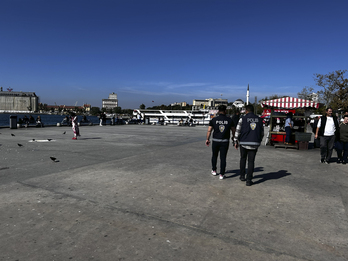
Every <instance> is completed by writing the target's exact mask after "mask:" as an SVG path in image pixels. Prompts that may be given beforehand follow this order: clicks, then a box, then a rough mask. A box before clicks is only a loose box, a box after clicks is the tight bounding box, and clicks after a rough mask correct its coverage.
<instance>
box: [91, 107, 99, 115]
mask: <svg viewBox="0 0 348 261" xmlns="http://www.w3.org/2000/svg"><path fill="white" fill-rule="evenodd" d="M91 114H92V115H94V116H95V115H98V114H100V108H99V107H92V108H91Z"/></svg>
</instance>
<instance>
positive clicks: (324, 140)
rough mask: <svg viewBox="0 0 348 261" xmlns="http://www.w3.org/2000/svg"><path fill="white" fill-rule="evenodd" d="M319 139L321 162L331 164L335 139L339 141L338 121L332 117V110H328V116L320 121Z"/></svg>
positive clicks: (316, 133) (316, 136)
mask: <svg viewBox="0 0 348 261" xmlns="http://www.w3.org/2000/svg"><path fill="white" fill-rule="evenodd" d="M318 137H320V157H321V158H320V162H321V163H326V164H329V163H330V160H331V155H332V151H333V147H334V144H335V139H336V138H337V139H339V126H338V120H337V117H336V116H334V115H332V108H327V109H326V115H325V116H322V117H321V118H320V119H319V121H318V125H317V130H316V132H315V138H316V139H317V138H318Z"/></svg>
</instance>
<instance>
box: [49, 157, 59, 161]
mask: <svg viewBox="0 0 348 261" xmlns="http://www.w3.org/2000/svg"><path fill="white" fill-rule="evenodd" d="M50 159H51V160H52V161H54V162H59V160H57V158H55V157H50Z"/></svg>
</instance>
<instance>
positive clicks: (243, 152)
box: [239, 146, 257, 180]
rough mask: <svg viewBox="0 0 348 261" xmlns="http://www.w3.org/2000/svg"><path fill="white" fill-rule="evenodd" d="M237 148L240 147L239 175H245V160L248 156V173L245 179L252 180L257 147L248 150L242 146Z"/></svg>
mask: <svg viewBox="0 0 348 261" xmlns="http://www.w3.org/2000/svg"><path fill="white" fill-rule="evenodd" d="M239 148H240V175H241V176H243V177H244V176H245V167H246V160H247V158H248V173H247V176H246V180H252V178H253V172H254V163H255V156H256V152H257V149H255V150H249V149H246V148H244V147H242V146H240V147H239Z"/></svg>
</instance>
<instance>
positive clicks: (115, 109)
mask: <svg viewBox="0 0 348 261" xmlns="http://www.w3.org/2000/svg"><path fill="white" fill-rule="evenodd" d="M121 111H122V108H121V107H115V108H114V113H121Z"/></svg>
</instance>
